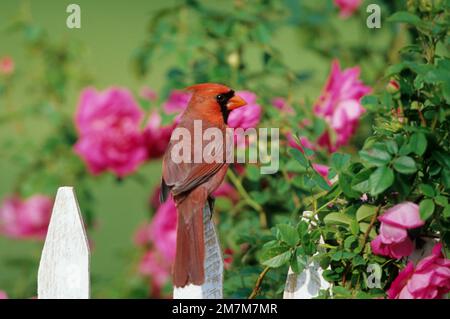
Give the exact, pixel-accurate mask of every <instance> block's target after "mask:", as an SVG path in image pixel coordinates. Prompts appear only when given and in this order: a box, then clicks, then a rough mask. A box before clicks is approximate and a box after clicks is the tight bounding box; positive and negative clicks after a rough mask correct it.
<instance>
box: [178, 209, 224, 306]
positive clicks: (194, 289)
mask: <svg viewBox="0 0 450 319" xmlns="http://www.w3.org/2000/svg"><path fill="white" fill-rule="evenodd" d="M203 232H204V238H205V262H204V267H205V283H204V284H203V285H201V286H198V285H192V284H190V285H187V286H185V287H182V288H179V287H175V288H174V290H173V299H222V298H223V256H222V250H221V248H220V244H219V239H218V237H217V233H216V229H215V226H214V222H213V220H212V219H211V213H210V210H209V205H206V207H205V209H204V211H203Z"/></svg>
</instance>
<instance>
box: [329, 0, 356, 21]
mask: <svg viewBox="0 0 450 319" xmlns="http://www.w3.org/2000/svg"><path fill="white" fill-rule="evenodd" d="M334 4H335V5H336V6H337V7H339V9H340V16H341V18H348V17H349V16H351V15H352V14H353V12H355V11H356V10H357V9H358V8H359V6H360V5H361V0H334Z"/></svg>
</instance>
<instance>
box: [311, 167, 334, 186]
mask: <svg viewBox="0 0 450 319" xmlns="http://www.w3.org/2000/svg"><path fill="white" fill-rule="evenodd" d="M312 167H313V168H314V170H315V171H316V172H317V173H319V175H320V176H322V177H323V178H324V179H325V181H326V182H327V184H328V185H331V184H332V183H331V181H330V180H329V179H328V172H329V170H330V168H329V167H328V166H326V165H322V164H316V163H313V164H312Z"/></svg>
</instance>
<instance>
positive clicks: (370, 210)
mask: <svg viewBox="0 0 450 319" xmlns="http://www.w3.org/2000/svg"><path fill="white" fill-rule="evenodd" d="M376 211H377V208H376V206H372V205H362V206H361V207H360V208H358V210H357V211H356V220H357V221H358V222H361V221H370V219H371V218H372V216H373V215H374V214H375V212H376Z"/></svg>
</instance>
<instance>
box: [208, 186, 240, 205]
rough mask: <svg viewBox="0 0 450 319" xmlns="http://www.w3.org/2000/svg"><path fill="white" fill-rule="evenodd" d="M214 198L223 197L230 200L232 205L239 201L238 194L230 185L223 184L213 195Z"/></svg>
mask: <svg viewBox="0 0 450 319" xmlns="http://www.w3.org/2000/svg"><path fill="white" fill-rule="evenodd" d="M213 195H214V196H215V197H224V198H228V199H229V200H231V201H232V202H233V203H237V202H238V201H239V194H238V192H237V191H236V189H235V188H234V187H233V186H231V184H230V183H227V182H223V183H222V184H221V185H220V186H219V187H218V188H217V189H216V190H215V191H214V193H213Z"/></svg>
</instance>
